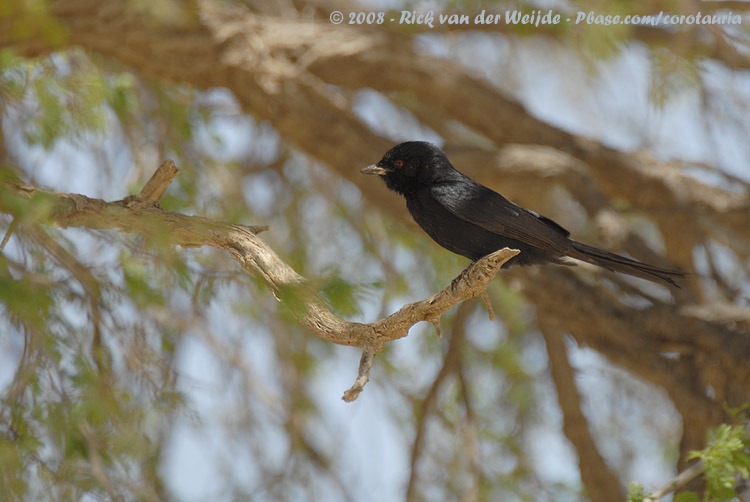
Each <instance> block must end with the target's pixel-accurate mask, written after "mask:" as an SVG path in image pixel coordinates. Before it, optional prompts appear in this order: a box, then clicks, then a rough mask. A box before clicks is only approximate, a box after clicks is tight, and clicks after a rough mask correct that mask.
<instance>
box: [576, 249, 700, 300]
mask: <svg viewBox="0 0 750 502" xmlns="http://www.w3.org/2000/svg"><path fill="white" fill-rule="evenodd" d="M567 255H568V256H570V257H571V258H576V259H578V260H582V261H585V262H588V263H592V264H594V265H597V266H599V267H602V268H606V269H607V270H611V271H613V272H620V273H623V274H628V275H633V276H635V277H640V278H641V279H646V280H649V281H651V282H656V283H659V282H662V283H667V284H669V285H671V286H674V287H676V288H679V287H680V286H678V285H677V283H676V282H674V280H673V278H675V279H678V278H679V279H681V278H683V277H685V276H686V275H687V274H686V273H685V272H680V271H679V270H670V269H668V268H662V267H657V266H655V265H649V264H648V263H643V262H640V261H637V260H632V259H630V258H626V257H624V256H620V255H617V254H614V253H610V252H609V251H604V250H602V249H597V248H595V247H593V246H587V245H586V244H583V243H580V242H576V241H573V247H572V249H570V251H568V253H567Z"/></svg>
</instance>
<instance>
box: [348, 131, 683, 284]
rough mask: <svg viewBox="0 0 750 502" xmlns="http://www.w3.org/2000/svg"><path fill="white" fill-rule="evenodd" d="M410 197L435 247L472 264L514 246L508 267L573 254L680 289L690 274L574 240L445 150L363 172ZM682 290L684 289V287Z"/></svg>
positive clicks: (406, 154)
mask: <svg viewBox="0 0 750 502" xmlns="http://www.w3.org/2000/svg"><path fill="white" fill-rule="evenodd" d="M362 172H363V173H365V174H376V175H379V176H382V177H383V179H384V180H385V184H386V185H387V186H388V188H390V189H391V190H394V191H395V192H398V193H399V194H401V195H403V196H404V198H405V199H406V207H407V208H408V209H409V213H411V215H412V217H413V218H414V221H416V222H417V224H418V225H419V226H420V227H422V229H423V230H424V231H425V232H427V234H428V235H429V236H430V237H432V239H433V240H435V242H437V243H438V244H440V245H441V246H443V247H444V248H446V249H448V250H449V251H452V252H454V253H457V254H460V255H462V256H465V257H467V258H470V259H471V260H472V261H474V260H478V259H479V258H481V257H482V256H485V255H487V254H489V253H492V252H493V251H497V250H498V249H501V248H504V247H509V248H514V249H518V250H520V251H521V253H520V254H519V255H517V256H515V257H514V258H512V259H511V260H510V261H508V263H506V266H508V265H514V264H515V265H532V264H535V263H557V264H565V260H564V258H565V257H566V256H567V257H571V258H576V259H578V260H583V261H585V262H588V263H593V264H594V265H598V266H600V267H603V268H606V269H608V270H611V271H615V272H621V273H624V274H629V275H633V276H636V277H641V278H643V279H647V280H649V281H653V282H662V283H667V284H670V285H672V286H677V284H676V283H675V282H674V280H673V279H674V278H681V277H684V276H685V274H684V273H683V272H680V271H677V270H670V269H666V268H662V267H657V266H655V265H649V264H647V263H643V262H640V261H637V260H632V259H630V258H626V257H624V256H620V255H617V254H614V253H610V252H608V251H604V250H601V249H597V248H595V247H592V246H588V245H586V244H583V243H580V242H577V241H574V240H573V239H571V238H570V232H568V231H567V230H565V229H564V228H563V227H562V226H560V225H559V224H557V223H555V222H554V221H552V220H551V219H549V218H547V217H544V216H541V215H539V214H537V213H535V212H533V211H529V210H528V209H524V208H522V207H520V206H517V205H516V204H513V203H512V202H511V201H509V200H508V199H506V198H505V197H503V196H502V195H500V194H499V193H497V192H495V191H493V190H491V189H489V188H487V187H485V186H484V185H481V184H479V183H477V182H476V181H474V180H472V179H471V178H469V177H468V176H465V175H464V174H462V173H460V172H459V171H457V170H456V169H455V168H454V167H453V165H452V164H451V163H450V161H449V160H448V158H447V157H446V156H445V154H444V153H443V152H442V150H440V149H439V148H438V147H436V146H435V145H433V144H431V143H427V142H424V141H409V142H406V143H401V144H398V145H396V146H394V147H393V148H391V149H390V150H389V151H388V152H387V153H386V154H385V155H384V156H383V158H382V159H380V161H379V162H378V163H377V164H373V165H371V166H368V167H366V168H364V169H362ZM677 287H679V286H677Z"/></svg>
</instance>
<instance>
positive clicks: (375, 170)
mask: <svg viewBox="0 0 750 502" xmlns="http://www.w3.org/2000/svg"><path fill="white" fill-rule="evenodd" d="M360 172H361V173H362V174H377V175H378V176H385V175H386V173H387V172H388V171H386V170H385V169H383V168H382V167H380V166H378V165H376V164H372V165H371V166H367V167H365V168H364V169H362V170H361V171H360Z"/></svg>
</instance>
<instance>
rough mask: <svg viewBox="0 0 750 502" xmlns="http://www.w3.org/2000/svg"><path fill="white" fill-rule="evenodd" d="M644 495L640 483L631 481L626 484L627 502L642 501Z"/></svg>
mask: <svg viewBox="0 0 750 502" xmlns="http://www.w3.org/2000/svg"><path fill="white" fill-rule="evenodd" d="M645 497H646V494H645V493H643V485H642V484H640V483H635V482H632V483H630V484H629V485H628V502H643V500H644V499H645Z"/></svg>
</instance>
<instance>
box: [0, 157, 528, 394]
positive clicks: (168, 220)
mask: <svg viewBox="0 0 750 502" xmlns="http://www.w3.org/2000/svg"><path fill="white" fill-rule="evenodd" d="M177 172H178V169H177V168H176V166H175V165H174V163H173V162H172V161H169V160H167V161H165V162H164V163H162V165H161V166H159V169H157V171H156V173H154V175H153V176H152V178H151V179H150V180H149V181H148V183H146V185H145V187H144V188H143V190H142V191H141V193H140V194H138V195H134V196H129V197H126V198H125V199H123V200H119V201H114V202H105V201H103V200H101V199H92V198H89V197H86V196H84V195H79V194H68V193H60V192H52V191H47V190H41V189H39V188H36V187H32V186H28V185H23V184H20V183H18V182H15V181H12V180H5V181H3V182H2V184H0V192H1V193H0V211H2V212H5V213H9V214H12V215H14V216H16V217H18V218H21V219H22V220H24V221H28V220H29V219H32V220H38V221H41V222H44V223H50V224H57V225H59V226H61V227H88V228H96V229H115V228H116V229H119V230H120V231H122V232H134V233H138V234H141V235H143V236H145V237H146V238H148V239H151V240H152V241H153V242H154V243H156V244H158V245H179V246H183V247H200V246H210V247H214V248H218V249H223V250H226V251H228V252H229V253H230V254H231V255H232V258H234V260H235V261H237V262H238V263H239V264H240V265H241V266H242V267H243V268H244V269H245V270H247V271H249V272H251V273H254V274H258V275H260V276H261V277H262V278H263V279H264V280H265V282H266V283H267V284H268V286H269V287H270V288H271V290H272V292H273V293H274V295H275V296H276V297H277V298H279V297H280V295H279V293H280V292H281V290H282V289H289V288H292V289H293V291H294V293H296V294H299V295H300V296H301V298H302V300H303V301H304V307H305V308H304V309H301V311H299V312H295V315H296V316H297V319H298V321H299V322H300V323H301V324H303V325H304V326H305V327H307V328H308V329H310V331H312V332H313V333H315V334H316V335H317V336H319V337H320V338H322V339H324V340H327V341H329V342H333V343H337V344H339V345H349V346H353V347H362V348H363V354H362V360H361V362H360V367H359V372H358V376H357V379H356V381H355V383H354V385H353V386H352V387H351V388H350V389H349V390H348V391H347V392H346V393H345V394H344V397H343V399H344V400H345V401H353V400H354V399H356V398H357V396H358V395H359V393H360V392H361V391H362V389H363V388H364V386H365V384H366V383H367V381H368V379H369V372H370V368H371V367H372V362H373V358H374V357H375V355H377V354H378V352H380V349H381V348H382V347H383V345H384V344H385V343H387V342H389V341H392V340H396V339H399V338H402V337H404V336H406V335H407V334H408V332H409V329H410V328H411V327H412V326H414V325H415V324H417V323H418V322H420V321H429V322H432V323H436V322H437V321H438V320H439V319H440V317H441V316H442V315H443V313H445V312H446V311H447V310H448V309H450V308H451V307H453V306H454V305H457V304H458V303H461V302H463V301H465V300H468V299H469V298H474V297H475V296H481V295H482V294H483V293H484V291H485V289H486V288H487V285H488V284H489V281H490V280H492V278H493V277H495V274H496V273H497V272H498V271H499V270H500V267H502V266H503V264H504V263H505V262H507V261H508V260H509V259H511V258H512V257H513V256H515V255H517V254H518V253H519V251H517V250H512V249H507V248H505V249H501V250H499V251H496V252H494V253H492V254H490V255H488V256H485V257H484V258H482V259H481V260H478V261H477V262H475V263H472V264H471V265H470V266H469V267H468V268H467V269H466V270H464V271H463V272H462V273H461V274H460V275H459V276H458V277H457V278H456V279H454V280H453V281H452V282H451V284H450V285H449V286H448V287H446V288H445V289H443V290H442V291H440V292H439V293H437V294H435V295H433V296H431V297H429V298H426V299H424V300H422V301H419V302H415V303H410V304H408V305H405V306H403V307H402V308H401V309H400V310H398V311H397V312H395V313H394V314H391V315H390V316H388V317H386V318H384V319H381V320H379V321H376V322H373V323H368V324H364V323H358V322H350V321H346V320H343V319H341V318H339V317H337V316H336V315H335V314H334V313H333V312H331V311H330V309H328V307H326V306H325V304H324V302H323V301H322V300H321V299H320V297H319V296H318V295H317V293H316V292H314V291H312V290H311V289H310V288H309V284H308V282H307V280H306V279H305V278H304V277H302V276H301V275H299V274H297V272H295V271H294V269H292V267H290V266H289V265H288V264H286V263H285V262H284V261H282V260H281V258H279V256H278V255H277V254H276V253H275V252H274V251H273V250H272V249H271V248H270V247H269V246H268V245H267V244H266V243H265V242H264V241H263V240H261V239H260V238H258V236H257V234H258V233H260V232H262V231H263V230H267V229H268V227H263V226H247V225H234V224H229V223H223V222H219V221H214V220H210V219H208V218H202V217H200V216H186V215H183V214H179V213H175V212H172V211H166V210H164V209H162V208H161V207H159V205H158V199H159V197H160V196H161V195H162V194H163V193H164V191H165V190H166V188H167V186H168V185H169V182H170V181H171V180H172V179H173V178H174V177H175V176H176V174H177Z"/></svg>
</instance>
